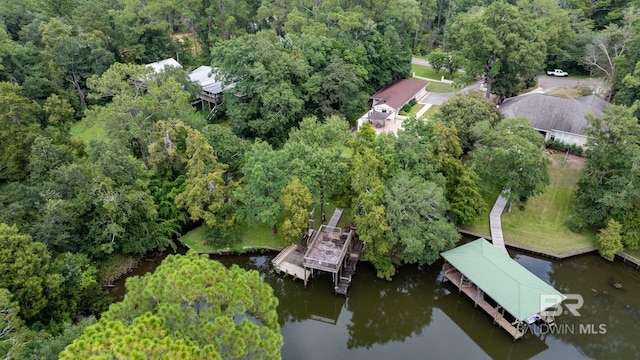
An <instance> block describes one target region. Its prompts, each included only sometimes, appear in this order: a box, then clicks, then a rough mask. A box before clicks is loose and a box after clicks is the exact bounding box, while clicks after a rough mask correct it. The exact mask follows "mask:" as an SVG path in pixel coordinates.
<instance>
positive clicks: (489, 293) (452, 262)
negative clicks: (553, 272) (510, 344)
mask: <svg viewBox="0 0 640 360" xmlns="http://www.w3.org/2000/svg"><path fill="white" fill-rule="evenodd" d="M441 255H442V257H443V258H444V259H445V264H444V266H443V275H444V278H446V279H448V280H449V281H451V283H453V284H454V285H455V286H457V287H458V292H464V293H465V294H466V295H467V296H468V297H469V298H471V300H472V301H473V302H474V306H480V307H481V308H482V309H483V310H484V311H485V312H486V313H487V314H489V315H490V316H491V317H492V318H493V321H494V323H497V324H498V325H499V326H500V327H502V328H503V329H505V330H506V331H507V332H508V333H509V334H510V335H511V336H512V337H513V340H514V341H515V340H517V339H520V338H521V337H522V336H524V334H525V333H526V331H527V328H528V327H529V326H531V325H533V324H540V323H545V324H546V325H548V326H554V325H555V319H554V318H553V316H552V315H550V313H548V312H546V311H545V310H546V309H548V308H551V307H555V306H556V305H557V304H559V303H560V302H562V301H563V300H564V299H566V296H564V295H563V294H561V293H560V292H559V291H557V290H556V289H554V288H553V287H552V286H550V285H549V284H547V283H545V282H544V281H542V280H541V279H540V278H538V277H537V276H536V275H534V274H532V273H531V272H529V270H527V269H525V268H524V267H523V266H522V265H520V264H518V263H517V262H516V261H515V260H513V259H511V258H510V257H509V256H508V255H506V254H504V253H502V252H501V251H500V250H498V249H496V248H495V247H494V246H493V245H491V244H490V243H489V242H488V241H486V240H485V239H482V238H481V239H477V240H475V241H472V242H470V243H467V244H464V245H462V246H459V247H457V248H455V249H452V250H449V251H445V252H443V253H442V254H441Z"/></svg>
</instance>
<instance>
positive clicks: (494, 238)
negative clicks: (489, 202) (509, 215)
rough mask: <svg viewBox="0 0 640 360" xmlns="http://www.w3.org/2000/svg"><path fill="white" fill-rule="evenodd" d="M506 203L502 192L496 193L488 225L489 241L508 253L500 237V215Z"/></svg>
mask: <svg viewBox="0 0 640 360" xmlns="http://www.w3.org/2000/svg"><path fill="white" fill-rule="evenodd" d="M506 205H507V199H505V198H504V197H502V194H500V195H498V199H497V200H496V203H495V204H493V208H492V209H491V213H490V214H489V226H490V227H491V243H492V244H493V246H495V247H496V248H497V249H498V250H500V251H502V252H503V253H505V254H507V255H509V253H508V252H507V248H506V247H505V246H504V238H503V237H502V221H501V220H500V216H502V212H503V211H504V207H505V206H506Z"/></svg>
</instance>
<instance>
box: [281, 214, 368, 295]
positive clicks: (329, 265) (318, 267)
mask: <svg viewBox="0 0 640 360" xmlns="http://www.w3.org/2000/svg"><path fill="white" fill-rule="evenodd" d="M343 211H344V210H343V209H339V208H336V209H335V211H334V212H333V215H332V216H331V220H330V221H329V225H321V226H320V228H318V230H317V231H313V230H310V231H309V232H308V233H307V234H305V237H304V241H303V245H291V246H289V247H287V248H285V249H284V250H282V251H281V252H280V253H279V254H278V255H277V256H276V257H275V258H274V259H273V260H271V262H272V263H273V266H274V268H275V269H276V271H277V272H278V273H280V272H284V273H285V274H288V275H292V276H293V277H294V278H297V279H301V280H303V281H304V285H305V286H306V285H307V281H308V280H309V277H313V276H314V271H326V272H330V273H332V275H333V282H334V291H335V293H336V294H342V295H346V294H347V290H348V289H349V286H350V285H351V280H352V277H353V275H354V274H355V272H356V265H357V263H358V260H359V259H360V252H361V251H362V249H363V248H364V243H363V242H362V241H360V240H359V239H358V237H357V235H356V234H355V230H354V229H352V228H349V229H345V230H343V229H342V228H338V227H336V226H335V225H336V224H337V223H338V222H339V221H340V217H341V216H342V213H343Z"/></svg>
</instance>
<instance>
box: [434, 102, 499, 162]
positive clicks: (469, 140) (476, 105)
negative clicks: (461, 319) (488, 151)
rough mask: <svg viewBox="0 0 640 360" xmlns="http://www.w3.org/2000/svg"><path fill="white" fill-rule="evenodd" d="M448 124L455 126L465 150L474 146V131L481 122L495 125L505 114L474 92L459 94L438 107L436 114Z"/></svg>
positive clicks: (436, 116)
mask: <svg viewBox="0 0 640 360" xmlns="http://www.w3.org/2000/svg"><path fill="white" fill-rule="evenodd" d="M434 117H435V118H436V119H438V120H441V121H442V122H443V123H444V124H445V125H447V126H455V128H456V130H458V139H459V140H460V146H462V150H463V152H465V153H467V152H468V151H470V150H471V149H472V148H473V144H474V143H475V141H476V140H477V137H476V135H475V134H474V132H473V131H472V129H473V127H474V126H475V125H476V124H478V123H481V122H487V123H489V124H490V125H491V126H495V125H496V124H498V123H499V122H500V120H502V118H503V116H502V114H501V113H500V111H498V110H497V109H496V107H495V105H493V103H491V102H489V101H487V100H486V99H483V98H482V97H480V96H476V95H473V94H464V95H458V96H456V97H454V98H452V99H449V100H448V101H447V102H446V103H444V104H442V106H440V107H439V108H438V110H437V111H436V113H435V116H434Z"/></svg>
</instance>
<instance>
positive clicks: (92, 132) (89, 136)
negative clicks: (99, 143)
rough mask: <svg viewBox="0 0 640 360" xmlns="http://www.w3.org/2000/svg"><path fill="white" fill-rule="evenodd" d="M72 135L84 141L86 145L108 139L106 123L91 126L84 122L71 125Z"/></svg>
mask: <svg viewBox="0 0 640 360" xmlns="http://www.w3.org/2000/svg"><path fill="white" fill-rule="evenodd" d="M71 135H73V136H75V137H78V138H80V139H82V141H84V142H85V143H89V141H91V140H106V139H108V137H107V129H106V127H105V125H104V123H91V124H89V123H87V122H86V121H84V120H83V121H78V122H76V123H74V124H73V125H71Z"/></svg>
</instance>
